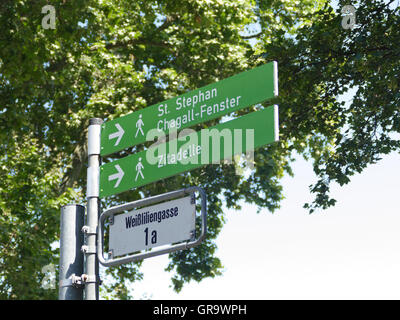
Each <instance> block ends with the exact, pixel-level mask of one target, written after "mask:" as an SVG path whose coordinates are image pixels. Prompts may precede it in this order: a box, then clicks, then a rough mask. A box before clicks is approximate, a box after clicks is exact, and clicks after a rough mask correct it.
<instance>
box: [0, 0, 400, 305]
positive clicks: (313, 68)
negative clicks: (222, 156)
mask: <svg viewBox="0 0 400 320" xmlns="http://www.w3.org/2000/svg"><path fill="white" fill-rule="evenodd" d="M48 4H50V5H53V6H54V8H55V9H56V28H55V29H51V28H49V29H44V28H43V27H42V25H41V22H42V19H43V14H42V13H41V12H42V7H43V6H44V5H48ZM344 4H348V3H345V2H344V1H339V5H338V9H337V10H336V11H334V10H333V9H332V7H331V5H330V4H329V2H327V1H317V2H315V1H308V0H307V1H301V2H299V1H293V2H290V3H287V2H286V1H280V0H241V1H227V0H221V1H209V0H188V1H185V2H182V1H173V0H159V1H145V0H142V1H140V0H136V1H131V0H120V1H115V0H107V1H104V0H103V1H97V0H76V1H55V0H54V1H43V3H42V1H28V0H22V1H18V2H15V1H11V0H4V1H2V2H1V4H0V26H1V27H2V28H1V29H2V32H1V35H0V82H1V86H0V101H1V106H0V125H1V130H0V139H1V142H2V143H1V146H0V173H1V177H2V179H1V180H0V190H1V193H0V210H1V213H0V229H1V230H0V297H1V298H6V299H9V298H14V299H39V298H56V291H55V290H53V291H51V290H44V289H42V288H40V283H41V280H42V279H43V274H41V272H40V270H41V268H42V267H43V266H44V265H46V264H49V263H54V264H57V261H58V250H57V249H53V247H54V246H53V245H52V244H53V243H54V242H56V241H58V239H59V208H60V206H61V205H63V204H66V203H69V202H79V201H83V199H84V190H85V185H86V170H85V166H86V162H87V159H86V158H87V155H86V146H85V144H86V135H87V129H86V128H87V126H88V120H89V119H90V118H92V117H100V118H103V119H104V120H110V119H113V118H116V117H119V116H121V115H123V114H126V113H128V112H131V111H134V110H139V109H141V108H145V107H146V106H148V105H152V104H155V103H157V102H160V101H163V100H165V99H167V98H170V97H172V96H175V95H179V94H182V93H184V92H186V91H188V90H192V89H195V88H198V87H201V86H203V85H206V84H209V83H212V82H214V81H216V80H219V79H223V78H226V77H228V76H231V75H233V74H236V73H238V72H240V71H244V70H247V69H250V68H252V67H255V66H257V65H259V64H263V63H265V62H269V61H272V60H276V61H278V64H279V98H277V99H276V100H275V101H270V102H266V103H264V105H265V106H266V105H270V104H272V103H273V102H276V103H278V104H279V108H280V114H279V117H280V123H281V125H280V141H279V143H276V144H274V145H270V146H268V147H265V148H262V149H259V150H258V151H257V152H256V153H255V169H254V170H253V172H252V173H251V175H250V177H248V178H247V179H244V177H243V176H239V175H236V174H235V168H234V166H233V165H227V164H221V165H209V166H206V167H203V168H201V169H197V170H194V171H192V172H190V173H189V174H185V175H179V176H176V177H172V178H169V179H165V180H162V181H159V182H157V183H154V184H151V185H148V186H145V187H142V188H139V189H137V190H132V191H129V192H125V193H123V194H120V195H117V196H113V197H110V198H107V199H103V201H102V202H103V203H102V206H103V208H106V207H108V206H110V205H114V204H117V203H123V202H127V201H132V200H134V199H138V198H141V197H147V196H149V195H155V194H159V193H163V192H166V191H171V190H176V189H180V188H182V187H184V186H189V185H193V184H196V185H201V186H202V187H203V188H205V190H206V192H207V194H208V201H209V207H208V212H209V220H208V226H209V234H208V236H207V239H206V241H205V242H204V243H203V244H202V245H201V246H199V247H196V248H193V249H191V250H185V251H180V252H176V253H173V254H170V264H169V266H168V267H167V271H170V272H173V273H174V275H173V277H172V283H173V286H174V289H175V290H177V291H179V290H181V288H182V286H183V285H184V283H185V282H188V281H190V280H196V281H200V280H201V279H203V278H205V277H215V276H217V275H218V274H220V273H221V269H222V264H221V261H220V260H219V259H218V257H216V256H215V250H216V246H215V242H214V240H215V239H216V237H217V236H218V234H219V232H220V230H221V228H222V227H223V223H224V214H223V212H222V204H223V203H226V206H227V207H230V208H236V209H240V206H239V205H238V202H239V200H244V201H246V202H251V203H254V204H256V205H257V206H258V207H259V208H260V209H261V208H267V209H269V210H270V211H271V212H273V211H274V210H276V209H277V208H279V203H280V200H281V199H282V197H283V194H282V188H281V185H280V183H279V180H280V178H281V177H282V176H283V174H284V172H288V173H291V169H290V162H291V161H292V154H293V152H295V151H297V152H299V153H300V154H302V155H303V156H305V157H307V158H310V159H312V160H313V161H314V170H315V172H316V174H317V177H318V181H317V182H316V184H315V185H314V186H312V187H311V191H312V192H314V193H315V194H316V197H315V201H314V202H313V203H311V204H306V207H307V208H309V210H310V212H312V211H313V210H315V209H316V208H327V207H329V206H331V205H334V203H335V200H334V199H330V198H329V184H330V183H331V182H337V183H339V184H341V185H343V184H345V183H347V182H348V181H349V179H350V176H351V175H353V174H354V173H356V172H361V171H362V170H363V169H364V168H365V167H366V166H367V165H368V164H370V163H374V162H376V161H378V160H379V155H380V154H383V153H389V152H391V151H393V150H398V148H399V142H398V139H396V136H395V135H394V133H396V132H399V129H400V124H399V120H398V119H399V117H398V116H399V114H398V113H399V108H398V105H399V104H398V102H399V101H398V100H399V91H398V80H397V79H398V76H399V63H398V55H399V46H398V45H397V43H399V41H398V40H399V32H398V30H397V28H396V25H398V22H399V11H398V9H397V8H393V1H390V2H389V3H383V2H381V1H371V0H364V1H361V0H359V1H353V3H352V4H353V5H354V6H355V7H356V9H357V11H356V26H355V28H354V29H352V30H349V29H346V30H345V29H343V28H342V27H341V20H342V16H341V15H340V13H339V12H340V8H341V7H342V6H343V5H344ZM349 88H356V89H357V93H356V95H355V98H354V100H353V102H352V104H351V105H350V107H345V105H344V104H343V103H342V102H340V101H339V100H338V96H339V95H340V94H342V93H343V92H345V91H346V90H348V89H349ZM248 111H249V110H247V111H245V110H244V111H241V112H238V113H237V115H241V114H243V113H245V112H248ZM250 111H252V110H250ZM218 121H219V120H214V121H211V122H209V123H207V125H213V124H216V123H217V122H218ZM201 127H202V126H201V125H199V126H197V127H196V128H195V129H200V128H201ZM141 148H143V146H138V147H135V148H134V149H132V150H126V151H124V152H121V153H120V154H115V155H112V158H111V157H109V158H106V159H104V161H109V160H111V159H115V158H118V157H123V156H125V155H127V154H128V153H130V152H137V151H139V150H141ZM140 265H141V263H140V262H139V263H135V264H130V265H124V266H120V267H118V268H110V269H107V274H108V276H109V277H111V278H112V279H116V280H118V281H115V282H114V283H112V282H111V284H110V285H109V286H106V287H105V289H104V291H105V292H104V294H105V295H108V296H110V297H114V296H116V297H119V298H129V296H130V293H129V292H128V290H127V284H128V283H129V282H130V281H135V280H138V279H140V278H141V273H140Z"/></svg>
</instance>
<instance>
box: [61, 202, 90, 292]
mask: <svg viewBox="0 0 400 320" xmlns="http://www.w3.org/2000/svg"><path fill="white" fill-rule="evenodd" d="M84 219H85V207H84V206H81V205H75V204H71V205H66V206H63V207H62V208H61V219H60V220H61V221H60V222H61V232H60V266H59V279H60V288H59V293H58V298H59V299H60V300H83V299H82V298H83V290H82V287H81V286H80V285H79V283H80V276H81V274H82V273H83V254H82V252H81V246H82V244H83V233H82V231H81V229H82V227H83V223H84Z"/></svg>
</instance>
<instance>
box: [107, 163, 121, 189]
mask: <svg viewBox="0 0 400 320" xmlns="http://www.w3.org/2000/svg"><path fill="white" fill-rule="evenodd" d="M115 169H117V171H118V173H115V174H112V175H110V176H108V181H113V180H115V179H117V183H116V184H115V185H114V188H117V187H118V186H119V184H120V183H121V180H122V178H123V176H124V174H125V173H124V171H123V170H122V169H121V167H120V166H119V165H118V164H116V165H115Z"/></svg>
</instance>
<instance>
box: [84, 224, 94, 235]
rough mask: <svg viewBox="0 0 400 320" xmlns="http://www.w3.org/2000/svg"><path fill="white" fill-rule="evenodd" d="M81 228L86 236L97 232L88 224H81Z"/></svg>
mask: <svg viewBox="0 0 400 320" xmlns="http://www.w3.org/2000/svg"><path fill="white" fill-rule="evenodd" d="M81 230H82V232H83V233H84V234H86V235H87V236H90V235H96V234H97V230H95V229H94V228H90V227H89V226H83V227H82V229H81Z"/></svg>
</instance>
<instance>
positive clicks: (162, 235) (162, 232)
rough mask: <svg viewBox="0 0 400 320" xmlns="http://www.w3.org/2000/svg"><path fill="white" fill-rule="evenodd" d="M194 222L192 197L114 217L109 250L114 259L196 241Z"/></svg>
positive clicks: (194, 214)
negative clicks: (178, 243)
mask: <svg viewBox="0 0 400 320" xmlns="http://www.w3.org/2000/svg"><path fill="white" fill-rule="evenodd" d="M195 219H196V209H195V203H194V202H193V203H192V197H191V196H188V197H185V198H181V199H177V200H171V201H167V202H163V203H161V204H157V205H154V206H151V207H147V208H142V209H139V210H133V211H129V212H127V213H122V214H119V215H115V216H114V222H113V224H111V225H110V238H109V249H110V250H112V254H113V256H114V257H115V256H121V255H124V254H127V253H132V252H136V251H141V250H145V249H150V248H154V247H158V246H162V245H167V244H173V243H176V242H182V241H185V240H190V239H193V238H194V234H193V231H194V230H195Z"/></svg>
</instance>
